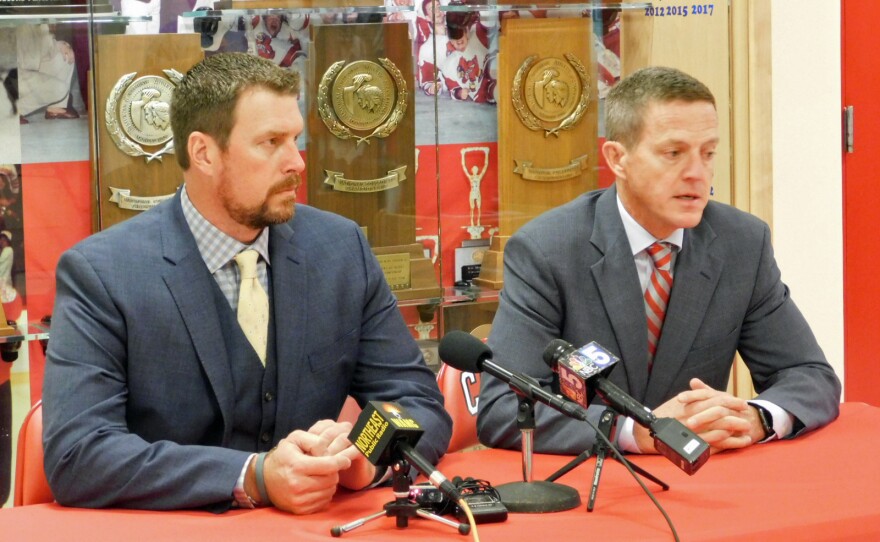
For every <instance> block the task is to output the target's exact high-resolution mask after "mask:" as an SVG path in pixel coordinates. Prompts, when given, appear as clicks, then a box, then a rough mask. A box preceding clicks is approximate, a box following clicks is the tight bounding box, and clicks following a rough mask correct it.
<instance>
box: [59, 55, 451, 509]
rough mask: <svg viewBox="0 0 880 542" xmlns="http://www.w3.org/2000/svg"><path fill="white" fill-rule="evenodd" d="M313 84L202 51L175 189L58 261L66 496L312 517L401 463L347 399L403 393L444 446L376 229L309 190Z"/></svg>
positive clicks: (444, 419)
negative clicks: (389, 463)
mask: <svg viewBox="0 0 880 542" xmlns="http://www.w3.org/2000/svg"><path fill="white" fill-rule="evenodd" d="M298 87H299V78H298V76H297V74H296V73H295V72H290V71H287V70H283V69H281V68H279V67H277V66H275V65H274V64H273V63H272V62H270V61H268V60H265V59H260V58H258V57H255V56H250V55H246V54H241V53H226V54H219V55H214V56H211V57H209V58H207V59H206V60H204V61H202V62H200V63H199V64H197V65H196V66H195V67H193V68H192V69H191V70H190V71H189V72H188V73H187V75H186V76H185V77H184V79H183V80H182V81H181V82H180V84H179V85H178V86H177V88H176V89H175V92H174V96H173V98H172V103H171V116H172V121H171V122H172V128H173V131H174V140H175V142H177V145H176V147H177V159H178V162H179V163H180V165H181V167H182V168H183V171H184V173H183V178H184V184H183V185H182V187H181V188H180V190H179V191H178V193H177V194H176V195H175V197H173V198H171V199H169V200H168V201H166V202H164V203H162V204H160V205H158V206H156V207H155V208H153V209H152V210H150V211H147V212H145V213H143V214H141V215H139V216H137V217H135V218H132V219H130V220H128V221H126V222H123V223H121V224H118V225H116V226H113V227H111V228H109V229H107V230H105V231H103V232H101V233H98V234H96V235H94V236H92V237H90V238H88V239H86V240H84V241H82V242H81V243H79V244H78V245H76V246H74V247H73V248H72V249H70V250H69V251H68V252H66V253H65V254H64V255H63V256H62V257H61V259H60V261H59V263H58V268H57V294H56V300H55V310H54V313H53V321H52V340H51V341H50V344H49V351H48V355H47V368H46V376H45V383H44V389H43V402H44V433H43V435H44V443H45V468H46V473H47V476H48V479H49V482H50V485H51V488H52V491H53V494H54V496H55V498H56V500H57V501H58V502H59V503H61V504H64V505H71V506H82V507H124V508H146V509H182V508H196V507H204V508H209V509H212V510H218V511H222V510H225V509H228V508H229V507H232V506H241V507H247V508H252V507H254V506H270V505H274V506H276V507H278V508H280V509H283V510H287V511H290V512H293V513H297V514H304V513H310V512H314V511H316V510H319V509H322V508H324V507H326V506H327V505H328V503H329V502H330V500H331V498H332V496H333V494H334V492H335V491H336V488H337V486H343V487H346V488H349V489H361V488H365V487H369V486H371V485H373V484H376V483H379V482H381V480H382V478H383V475H385V474H386V473H385V472H383V471H378V470H377V469H376V468H375V467H373V466H372V465H371V464H370V463H369V462H368V461H366V460H365V459H364V457H362V456H361V455H360V453H359V452H358V451H357V450H356V449H355V448H354V447H353V446H352V445H351V443H350V442H349V441H348V439H347V436H348V433H349V431H350V429H351V424H350V423H348V422H336V421H334V420H335V419H336V418H337V417H338V415H339V413H340V410H341V409H342V406H343V403H344V402H345V400H346V396H348V395H351V396H352V397H354V398H355V399H356V400H357V402H358V403H359V404H360V405H361V406H363V405H364V404H365V403H366V401H370V400H382V401H396V402H398V403H399V404H400V405H402V406H403V408H405V409H406V410H407V411H408V412H409V413H410V414H411V415H412V417H413V418H415V419H416V420H417V421H418V422H419V424H420V425H421V426H422V427H423V428H424V429H425V434H424V436H423V437H422V439H421V440H420V441H419V443H418V446H417V448H418V449H419V450H420V451H421V453H422V454H423V455H425V456H426V457H427V458H428V459H429V460H431V461H434V462H436V461H437V460H438V459H439V457H440V456H441V455H442V454H443V452H444V451H445V450H446V446H447V444H448V441H449V437H450V432H451V422H450V419H449V417H448V415H447V414H446V413H445V411H444V409H443V405H442V398H441V395H440V393H439V391H438V388H437V385H436V383H435V380H434V377H433V374H432V373H431V372H430V370H428V369H427V367H426V365H425V363H424V360H423V359H422V355H421V352H420V350H419V348H418V346H417V345H416V343H415V341H414V340H413V338H412V337H411V336H410V334H409V332H408V330H407V329H406V326H405V324H404V322H403V319H402V318H401V316H400V313H399V311H398V309H397V307H396V302H395V299H394V296H393V295H392V293H391V291H390V289H389V287H388V285H387V284H386V282H385V279H384V277H383V274H382V270H381V268H380V267H379V264H378V263H377V261H376V259H375V257H374V256H373V255H372V252H371V251H370V247H369V245H368V244H367V241H366V239H365V237H364V235H363V233H362V232H361V230H360V228H359V227H358V226H357V225H356V224H355V223H353V222H351V221H349V220H347V219H345V218H342V217H339V216H336V215H333V214H330V213H327V212H323V211H320V210H318V209H314V208H311V207H308V206H305V205H297V204H296V190H297V188H298V187H299V184H300V174H301V172H302V171H303V169H304V163H303V160H302V157H301V156H300V153H299V151H298V149H297V138H298V136H299V134H300V132H301V131H302V129H303V117H302V115H301V113H300V111H299V108H298V106H297V96H298V92H299V88H298ZM248 253H249V254H251V255H254V256H255V258H253V259H256V260H257V261H256V268H257V269H256V271H255V272H254V271H253V270H252V269H249V267H248V265H246V263H245V262H244V261H243V260H244V259H245V257H244V256H243V254H248ZM239 265H240V266H241V267H242V269H243V271H242V272H240V271H239ZM241 275H244V280H241ZM240 283H241V285H240ZM246 292H250V293H251V294H258V293H259V294H262V296H260V295H250V294H249V295H245V294H246ZM239 294H241V295H239ZM261 304H262V305H263V307H262V308H263V314H262V315H261V316H260V315H256V317H255V312H259V311H253V310H248V309H253V308H254V307H258V306H259V305H261ZM245 317H248V318H250V321H249V322H245V320H244V318H245ZM260 324H261V326H262V329H261V330H260V329H259V328H260V327H261V326H260Z"/></svg>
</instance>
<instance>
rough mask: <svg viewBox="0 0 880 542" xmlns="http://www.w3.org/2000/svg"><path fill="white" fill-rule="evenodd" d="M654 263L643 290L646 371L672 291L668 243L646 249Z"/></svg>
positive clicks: (649, 366)
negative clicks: (646, 286)
mask: <svg viewBox="0 0 880 542" xmlns="http://www.w3.org/2000/svg"><path fill="white" fill-rule="evenodd" d="M646 250H647V251H648V254H650V256H651V259H652V260H653V262H654V272H653V273H651V280H650V281H648V288H647V289H645V314H646V315H647V317H648V370H649V371H650V370H651V366H652V365H653V363H654V354H655V353H656V352H657V343H658V342H659V341H660V331H661V330H662V329H663V318H664V317H665V316H666V304H667V303H668V302H669V292H671V291H672V269H671V264H672V246H671V245H670V244H669V243H654V244H653V245H651V246H649V247H648V248H647V249H646Z"/></svg>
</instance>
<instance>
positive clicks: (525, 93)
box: [511, 53, 590, 137]
mask: <svg viewBox="0 0 880 542" xmlns="http://www.w3.org/2000/svg"><path fill="white" fill-rule="evenodd" d="M565 60H566V61H567V62H566V61H563V60H562V59H560V58H553V57H550V58H545V59H543V60H540V61H539V60H538V56H537V55H532V56H530V57H528V58H526V59H525V60H524V61H523V63H522V65H520V67H519V69H518V70H517V71H516V76H515V77H514V79H513V88H512V92H511V94H512V99H513V109H514V111H516V114H517V116H518V117H519V120H520V121H521V122H522V123H523V124H524V125H525V126H526V127H527V128H528V129H529V130H535V131H537V130H544V137H547V136H549V135H550V134H553V135H555V136H556V137H559V132H560V131H562V130H570V129H571V128H573V127H574V126H575V125H576V124H577V123H578V122H579V121H580V120H581V118H582V117H583V116H584V113H586V112H587V106H588V105H589V104H590V91H589V89H590V76H589V74H588V73H587V69H586V67H584V64H583V63H582V62H581V61H580V60H579V59H578V58H577V57H576V56H575V55H573V54H571V53H565ZM553 123H557V124H555V125H553Z"/></svg>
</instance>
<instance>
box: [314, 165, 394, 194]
mask: <svg viewBox="0 0 880 542" xmlns="http://www.w3.org/2000/svg"><path fill="white" fill-rule="evenodd" d="M324 173H325V177H324V184H329V185H330V186H332V187H333V189H334V190H336V191H337V192H356V193H361V194H365V193H367V192H382V191H383V190H390V189H392V188H396V187H397V186H399V185H400V183H402V182H403V181H405V180H406V166H400V167H398V168H394V169H392V170H389V171H388V173H387V174H385V175H384V176H382V177H379V178H378V179H346V178H345V174H344V173H342V172H339V171H331V170H329V169H325V170H324Z"/></svg>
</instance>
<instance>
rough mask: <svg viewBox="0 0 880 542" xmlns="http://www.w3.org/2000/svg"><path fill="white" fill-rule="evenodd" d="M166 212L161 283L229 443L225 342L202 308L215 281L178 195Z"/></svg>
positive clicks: (231, 403)
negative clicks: (217, 407) (171, 300)
mask: <svg viewBox="0 0 880 542" xmlns="http://www.w3.org/2000/svg"><path fill="white" fill-rule="evenodd" d="M165 212H166V214H167V215H168V216H167V217H166V219H165V220H163V222H162V251H163V254H164V256H165V259H166V261H168V262H169V263H170V264H171V265H169V266H168V269H167V271H166V272H165V273H164V275H163V280H164V281H165V284H166V285H167V286H168V289H169V290H170V291H171V295H172V297H173V298H174V301H175V302H176V303H177V308H178V310H179V311H180V316H181V318H182V319H183V327H184V329H185V330H186V332H187V333H189V336H190V339H191V340H192V343H193V347H194V348H195V351H196V355H197V356H198V358H199V362H200V363H201V365H202V368H203V369H204V371H205V374H206V375H207V377H208V381H209V383H210V384H211V388H212V389H213V390H214V395H215V396H216V397H217V403H218V404H219V405H220V412H221V414H222V415H223V426H224V435H223V439H224V442H228V440H229V438H230V437H231V435H232V413H233V409H234V408H235V391H234V388H233V382H232V373H231V369H230V366H229V359H228V357H227V355H226V349H225V348H224V342H223V341H222V340H218V338H219V337H222V336H223V332H222V329H221V327H220V317H219V315H218V314H217V312H216V311H214V310H205V307H212V306H213V305H214V279H213V277H212V276H211V275H210V273H208V269H207V268H206V267H205V262H204V260H203V259H202V256H201V254H200V253H199V250H198V247H197V246H196V242H195V239H194V238H193V236H192V232H190V230H189V227H188V226H187V224H186V219H185V218H184V217H183V210H182V209H181V206H180V193H179V192H178V195H177V196H175V198H174V200H173V201H172V202H171V205H170V206H166V208H165Z"/></svg>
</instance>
